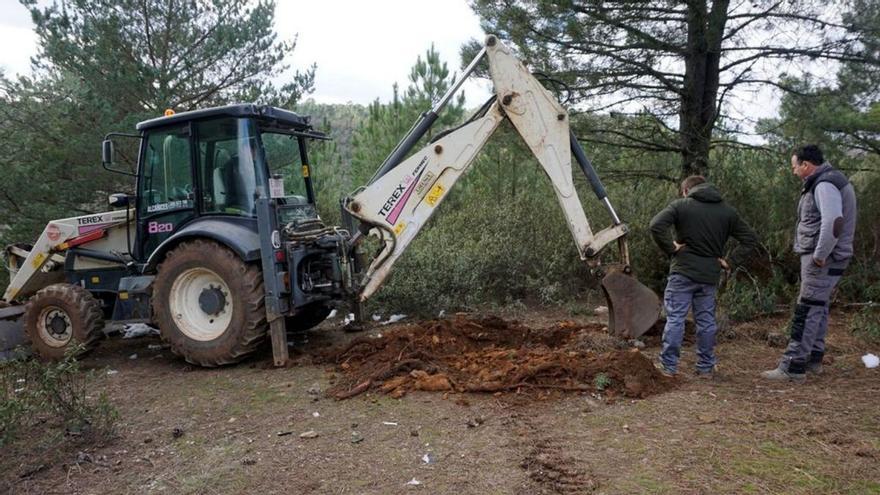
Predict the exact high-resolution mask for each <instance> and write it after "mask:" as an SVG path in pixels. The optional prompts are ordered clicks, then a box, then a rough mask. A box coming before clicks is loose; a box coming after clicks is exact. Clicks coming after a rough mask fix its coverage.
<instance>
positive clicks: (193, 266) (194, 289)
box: [150, 240, 268, 367]
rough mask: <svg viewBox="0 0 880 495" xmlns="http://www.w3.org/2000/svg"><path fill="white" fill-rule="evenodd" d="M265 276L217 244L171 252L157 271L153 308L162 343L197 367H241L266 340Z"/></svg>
mask: <svg viewBox="0 0 880 495" xmlns="http://www.w3.org/2000/svg"><path fill="white" fill-rule="evenodd" d="M265 297H266V295H265V293H264V291H263V273H262V271H261V270H260V269H259V268H258V267H257V266H255V265H251V264H247V263H245V262H244V261H242V260H241V258H239V257H238V256H237V255H236V254H235V253H234V252H232V251H230V250H229V249H227V248H226V247H225V246H222V245H220V244H218V243H216V242H212V241H207V240H195V241H190V242H185V243H183V244H181V245H180V246H178V247H176V248H174V250H172V251H171V252H170V253H168V256H167V257H166V258H165V260H164V261H163V262H162V264H160V265H159V270H158V274H157V275H156V280H155V282H154V283H153V296H152V299H151V301H150V302H151V305H152V308H153V316H154V318H155V320H156V322H157V323H158V325H159V332H160V335H161V336H162V340H164V341H165V342H166V343H168V344H169V345H170V346H171V351H172V352H173V353H174V354H177V355H178V356H181V357H183V358H184V359H186V361H187V362H189V363H192V364H196V365H199V366H206V367H213V366H221V365H224V364H232V363H235V362H238V361H241V360H242V359H244V358H245V357H247V356H248V355H249V354H251V353H253V352H254V351H255V350H257V348H258V347H259V346H260V344H261V343H262V342H263V340H264V339H265V337H266V330H267V328H268V324H267V320H266V306H265V300H264V298H265Z"/></svg>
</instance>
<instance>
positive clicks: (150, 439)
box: [144, 437, 153, 443]
mask: <svg viewBox="0 0 880 495" xmlns="http://www.w3.org/2000/svg"><path fill="white" fill-rule="evenodd" d="M152 441H153V439H152V438H149V437H148V438H145V439H144V443H150V442H152Z"/></svg>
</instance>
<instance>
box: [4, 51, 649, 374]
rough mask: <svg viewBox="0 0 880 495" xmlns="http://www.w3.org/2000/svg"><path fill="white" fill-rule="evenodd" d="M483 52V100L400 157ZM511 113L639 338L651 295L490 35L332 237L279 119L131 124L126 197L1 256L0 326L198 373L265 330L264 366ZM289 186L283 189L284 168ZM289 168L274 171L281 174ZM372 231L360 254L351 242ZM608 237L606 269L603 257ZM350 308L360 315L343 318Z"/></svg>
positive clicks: (357, 293)
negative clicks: (135, 150)
mask: <svg viewBox="0 0 880 495" xmlns="http://www.w3.org/2000/svg"><path fill="white" fill-rule="evenodd" d="M484 58H485V59H488V65H489V73H490V76H491V79H492V82H493V84H494V95H493V96H492V98H491V99H490V100H489V101H488V102H487V103H486V104H485V105H483V107H482V108H480V109H479V110H478V111H477V112H476V113H475V114H474V115H473V116H472V117H471V118H470V119H468V120H467V121H466V122H465V123H463V124H462V125H460V126H458V127H457V128H455V129H452V130H451V131H447V132H444V133H441V134H439V135H438V137H437V138H435V139H433V140H432V141H430V142H429V143H428V144H427V145H425V146H424V147H422V148H421V149H418V150H417V151H415V152H413V149H414V148H415V147H416V146H417V144H418V143H420V142H422V138H423V137H424V136H425V135H426V134H427V132H428V130H429V129H430V128H431V126H432V124H434V122H435V121H436V120H437V117H438V115H439V114H440V112H441V111H442V110H443V108H444V107H445V105H446V104H447V102H448V101H449V100H450V98H451V97H452V96H453V94H454V93H455V92H456V91H457V90H458V89H459V88H460V86H461V84H462V83H463V81H464V80H465V79H466V78H467V77H468V76H470V75H471V74H472V73H473V71H474V69H475V68H476V67H477V64H478V63H479V62H480V61H482V60H483V59H484ZM505 119H507V120H509V121H510V122H511V123H512V125H513V127H514V128H515V129H516V131H517V132H518V133H519V134H520V136H522V138H523V140H524V141H525V143H526V144H527V145H528V147H529V149H530V150H531V151H532V153H534V155H535V156H536V157H537V159H538V162H539V163H540V165H541V167H543V169H544V171H545V172H546V175H547V177H548V178H549V179H550V181H551V183H552V185H553V190H554V192H555V194H556V198H557V200H558V202H559V205H560V206H561V207H562V210H563V212H564V214H565V218H566V220H567V223H568V227H569V230H570V231H571V234H572V237H573V238H574V241H575V244H576V246H577V250H578V253H579V255H580V259H581V260H583V261H584V262H586V263H588V264H589V265H590V267H591V269H592V272H593V273H594V274H596V275H597V276H599V277H601V286H602V288H603V291H604V293H605V296H606V298H607V301H608V307H609V322H608V323H609V325H608V326H609V329H610V330H611V331H612V332H613V333H615V334H617V335H620V336H623V337H627V338H636V337H638V336H640V335H641V334H643V333H644V332H645V331H646V330H647V329H648V328H650V327H651V326H652V325H653V324H654V322H655V321H656V320H657V318H658V316H659V308H660V304H659V299H658V298H657V296H656V295H655V294H654V293H653V292H652V291H651V290H649V289H648V288H647V287H645V286H644V285H642V284H641V283H639V282H638V280H636V278H635V277H634V276H633V274H632V273H631V269H630V265H629V252H628V249H627V242H626V236H627V233H628V229H627V226H626V225H625V224H624V223H623V222H622V221H621V220H620V218H619V217H618V215H617V213H616V211H615V210H614V208H613V207H612V205H611V202H610V201H609V198H608V196H607V194H606V192H605V188H604V187H603V185H602V182H601V181H600V180H599V177H598V175H597V174H596V171H595V170H594V168H593V166H592V164H591V163H590V161H589V160H588V159H587V157H586V154H585V153H584V151H583V149H582V148H581V146H580V144H579V143H578V141H577V139H576V138H575V136H574V134H573V133H572V131H571V129H570V126H569V115H568V112H567V111H566V110H565V109H564V108H563V107H562V106H561V105H560V103H559V102H558V101H557V100H556V98H555V97H554V96H553V95H552V94H551V93H550V92H549V91H548V90H547V89H545V88H544V87H543V86H542V85H541V83H540V82H539V81H538V80H537V79H536V78H535V77H534V76H533V75H532V74H531V73H530V72H529V71H528V70H527V69H526V68H525V66H523V64H522V63H521V62H520V61H519V60H517V58H516V57H515V56H514V55H513V54H512V53H511V51H510V50H509V49H508V48H507V47H506V46H504V45H503V44H502V43H501V42H500V41H499V40H498V39H497V38H496V37H494V36H488V37H487V39H486V42H485V44H484V46H483V48H482V50H481V51H480V52H479V54H478V55H477V56H476V57H475V59H474V60H473V61H472V62H471V63H470V64H469V66H468V67H467V68H466V69H465V71H464V75H463V77H462V78H460V79H459V80H458V81H457V82H456V83H455V84H454V85H453V86H452V87H451V88H449V91H448V92H447V93H446V94H445V95H444V96H443V97H442V98H441V99H440V100H439V101H438V102H437V103H436V104H435V105H434V107H433V108H432V109H430V110H429V111H427V112H425V113H424V114H422V116H421V117H420V118H419V120H418V121H417V122H416V123H415V124H414V125H413V127H412V128H411V130H410V131H409V132H408V133H407V135H406V136H405V137H404V138H403V139H402V140H401V141H400V143H399V144H398V145H397V147H396V148H395V149H394V150H393V151H392V152H391V154H390V155H389V156H388V158H387V159H386V160H385V161H384V163H382V165H381V166H380V167H379V169H378V170H377V172H376V173H375V175H374V176H373V177H372V179H371V180H370V181H369V182H368V183H367V184H365V185H364V186H363V187H361V188H359V189H358V190H357V191H356V192H355V193H353V194H351V195H350V196H348V197H346V198H343V200H342V201H341V206H342V209H343V218H344V222H343V223H344V224H345V227H344V228H343V227H337V226H328V225H325V224H324V223H323V222H322V221H321V219H320V217H319V216H318V213H317V208H316V199H315V192H314V187H313V184H312V165H311V164H310V162H309V156H308V144H309V142H310V141H313V140H323V139H327V137H326V136H325V135H324V134H322V133H320V132H318V131H316V130H315V129H313V127H312V126H311V124H310V122H309V119H308V118H307V117H303V116H300V115H297V114H295V113H293V112H290V111H287V110H282V109H279V108H274V107H266V106H259V105H255V104H238V105H229V106H224V107H217V108H210V109H204V110H196V111H189V112H182V113H177V114H174V113H173V112H171V111H168V112H166V115H165V116H163V117H158V118H155V119H152V120H148V121H145V122H141V123H140V124H138V125H137V130H138V134H121V133H111V134H108V135H107V137H106V138H105V141H104V143H103V146H102V161H103V165H104V167H105V168H106V169H108V170H111V171H119V170H117V168H116V165H115V161H114V160H115V158H114V157H115V152H114V149H115V146H116V145H115V144H114V143H115V142H117V141H118V140H121V139H134V140H136V141H137V143H138V147H139V156H138V163H137V172H136V173H132V174H131V175H134V176H135V178H136V184H137V185H136V194H135V195H133V196H130V195H126V194H115V195H112V196H111V197H110V205H111V207H113V208H115V209H114V210H113V211H110V212H106V213H98V214H92V215H85V216H79V217H72V218H65V219H60V220H54V221H52V222H49V224H48V225H47V226H46V228H45V229H44V231H43V233H42V234H41V235H40V237H39V238H38V239H37V241H36V242H35V243H34V244H33V245H23V244H19V245H13V246H10V247H8V248H7V250H6V255H7V264H8V268H9V271H10V274H11V282H10V284H9V287H8V288H7V289H6V291H5V293H4V294H3V302H4V306H5V307H4V308H2V309H0V320H5V321H4V322H3V323H2V324H0V331H2V332H3V333H4V335H5V338H6V339H7V340H12V341H14V340H15V337H14V333H15V330H16V329H21V328H23V331H24V333H25V334H26V335H27V337H28V338H29V340H30V343H31V346H32V348H33V349H34V350H35V351H36V352H37V353H38V354H39V355H40V356H43V357H45V358H59V357H61V356H63V355H64V354H65V353H66V352H69V351H70V349H71V348H72V346H74V345H76V346H77V347H76V348H77V349H84V350H88V349H90V348H92V347H94V346H95V345H96V344H97V342H98V340H99V339H100V338H101V337H103V335H104V328H105V324H106V323H107V322H112V323H116V324H121V323H132V322H141V323H149V324H153V325H155V326H157V327H158V328H159V331H160V335H161V337H162V339H163V340H165V341H166V342H167V343H168V344H169V345H170V348H171V350H172V351H173V352H174V353H175V354H177V355H179V356H182V357H183V358H184V359H186V361H188V362H190V363H194V364H197V365H200V366H218V365H224V364H228V363H233V362H236V361H239V360H241V359H242V358H244V357H245V356H247V355H249V354H250V353H252V352H253V351H254V350H256V349H257V347H258V346H259V345H260V344H261V343H262V342H263V341H264V340H265V338H266V335H267V334H268V335H269V336H270V337H271V342H272V349H273V358H274V361H275V364H276V365H283V364H284V363H285V362H286V360H287V356H288V354H287V353H288V341H287V340H288V332H298V331H303V330H306V329H308V328H311V327H313V326H315V325H317V324H318V323H320V322H321V321H322V320H324V319H325V318H326V317H327V315H328V313H329V312H330V311H331V308H333V307H336V306H339V305H343V304H350V305H352V306H353V307H354V308H361V307H362V304H363V302H364V301H366V300H367V299H368V298H369V297H370V296H371V295H373V294H374V293H375V292H376V291H377V290H378V289H379V288H380V287H381V285H382V283H383V282H384V281H385V279H386V277H387V276H388V274H389V273H390V271H391V269H392V267H393V266H394V263H395V261H396V260H397V259H398V258H399V257H400V255H401V254H402V253H403V252H404V250H406V248H407V246H409V244H410V242H412V240H413V239H414V238H415V236H416V234H418V232H419V231H420V230H421V229H422V227H423V226H424V225H425V223H426V222H427V221H428V219H429V218H430V217H431V216H432V215H433V213H434V212H435V211H436V210H437V207H438V206H439V205H440V204H441V203H442V202H443V200H444V198H446V197H447V195H448V194H449V192H450V190H452V188H453V187H454V186H455V184H456V182H457V181H458V180H459V178H460V177H461V176H462V175H463V174H464V173H465V172H466V171H467V170H468V168H469V167H470V165H471V163H472V161H473V159H474V158H475V156H476V155H477V154H478V153H479V152H480V150H481V148H482V147H483V146H484V144H485V143H486V142H487V140H489V139H490V138H491V136H492V135H493V133H494V132H495V131H496V130H497V129H498V127H499V125H500V124H501V123H502V122H503V121H504V120H505ZM572 158H573V159H574V162H576V163H577V164H578V166H579V168H580V169H581V170H582V171H583V173H584V174H585V175H586V178H587V180H588V182H589V184H590V186H591V188H592V190H593V192H594V193H595V195H596V197H597V198H598V199H599V201H601V202H602V203H603V204H604V206H605V208H606V209H607V211H608V213H609V215H610V218H611V222H610V223H611V225H610V226H609V227H607V228H605V229H602V230H600V231H598V232H593V230H592V229H591V228H590V223H589V222H588V221H587V218H586V215H585V213H584V210H583V207H582V206H581V203H580V199H579V197H578V194H577V191H576V189H575V186H574V183H573V178H572ZM296 159H298V163H297V164H296V167H297V168H298V169H299V170H294V171H292V172H295V173H296V175H301V176H302V179H301V181H300V180H299V179H297V181H296V183H295V185H296V188H297V190H298V192H299V193H300V194H287V193H286V192H285V186H286V185H287V187H289V186H290V183H291V182H290V181H288V183H287V184H285V181H284V178H283V173H284V170H285V167H288V168H289V167H290V163H291V161H293V160H296ZM290 172H291V171H289V170H288V173H290ZM370 236H372V237H373V238H374V239H376V240H377V242H378V244H379V249H378V250H377V251H376V254H375V255H374V256H372V257H371V258H368V257H366V256H364V254H363V251H364V250H363V249H361V245H362V243H363V241H364V240H365V239H367V238H369V237H370ZM611 243H616V244H617V247H618V250H619V261H618V262H617V263H614V264H601V263H600V254H601V253H602V252H603V250H604V249H605V248H606V246H608V245H609V244H611ZM355 313H356V314H358V313H360V311H355Z"/></svg>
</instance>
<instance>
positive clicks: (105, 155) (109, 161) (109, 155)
mask: <svg viewBox="0 0 880 495" xmlns="http://www.w3.org/2000/svg"><path fill="white" fill-rule="evenodd" d="M101 162H102V163H103V164H104V166H105V167H107V166H110V165H113V141H112V140H110V139H105V140H104V142H103V143H101Z"/></svg>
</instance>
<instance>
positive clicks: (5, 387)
mask: <svg viewBox="0 0 880 495" xmlns="http://www.w3.org/2000/svg"><path fill="white" fill-rule="evenodd" d="M91 378H92V375H91V374H90V373H86V372H84V371H81V370H80V367H79V362H78V361H77V360H76V359H74V358H73V357H67V358H65V359H64V360H62V361H59V362H57V363H46V364H44V363H41V362H38V361H36V360H28V359H19V360H14V361H9V362H6V363H2V364H0V394H2V400H0V445H4V444H7V443H10V442H12V441H13V440H15V439H16V438H17V435H18V433H19V432H20V431H21V430H24V429H26V428H28V427H30V426H34V425H37V424H40V425H41V428H42V427H45V426H48V427H49V428H50V429H54V430H60V431H63V433H64V436H65V437H67V438H69V439H73V440H77V441H81V442H101V441H106V440H109V439H111V438H113V437H114V436H115V435H116V422H117V419H118V413H117V411H116V409H115V408H114V407H113V406H112V405H111V404H110V402H109V401H108V400H107V397H106V396H105V395H104V394H100V395H99V396H98V397H97V398H93V397H90V396H89V395H87V393H86V389H87V385H88V383H89V382H90V381H91Z"/></svg>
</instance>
